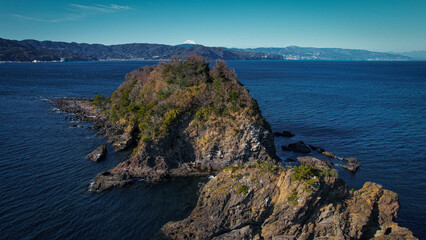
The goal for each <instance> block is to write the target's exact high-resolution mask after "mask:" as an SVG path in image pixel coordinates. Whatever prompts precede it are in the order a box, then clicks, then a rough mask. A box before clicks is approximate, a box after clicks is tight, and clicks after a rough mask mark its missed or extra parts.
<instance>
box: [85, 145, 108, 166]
mask: <svg viewBox="0 0 426 240" xmlns="http://www.w3.org/2000/svg"><path fill="white" fill-rule="evenodd" d="M106 152H107V148H106V144H103V145H101V146H99V147H98V148H96V149H95V150H93V152H91V153H90V154H88V155H87V156H86V158H88V159H91V160H92V161H94V162H99V161H102V160H104V158H105V156H106Z"/></svg>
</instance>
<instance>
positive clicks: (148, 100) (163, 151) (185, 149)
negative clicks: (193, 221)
mask: <svg viewBox="0 0 426 240" xmlns="http://www.w3.org/2000/svg"><path fill="white" fill-rule="evenodd" d="M57 103H58V104H57V105H58V108H59V109H61V110H64V111H67V112H72V113H75V116H76V117H77V118H79V119H81V120H84V121H91V122H94V123H95V124H96V126H99V127H98V128H99V130H100V133H101V134H105V135H106V136H107V137H109V139H110V141H111V142H112V143H113V145H114V147H115V149H116V150H121V149H123V148H126V147H128V146H131V145H132V143H133V144H134V146H135V148H134V150H133V153H132V156H130V157H129V158H128V159H127V160H126V161H124V162H122V163H120V164H119V165H118V166H116V167H115V168H113V169H111V170H109V171H105V172H103V173H101V174H99V175H98V176H96V177H95V179H94V183H93V184H92V187H91V189H92V190H93V191H102V190H105V189H108V188H111V187H115V186H122V185H126V184H129V183H131V182H132V180H134V179H144V180H145V181H148V182H159V181H162V180H164V179H166V178H170V177H182V176H201V175H207V174H210V173H211V172H214V171H217V170H219V169H221V168H223V167H226V166H228V165H230V164H243V163H247V162H254V161H255V160H257V159H260V160H264V161H268V162H270V163H276V162H278V157H277V156H276V154H275V146H274V137H273V134H272V131H271V128H270V126H269V124H268V123H267V122H266V121H265V119H264V118H263V117H262V114H261V112H260V110H259V108H258V105H257V102H256V101H255V100H254V99H253V98H252V97H251V96H250V94H249V91H248V90H247V89H246V88H245V87H244V86H243V85H242V84H241V83H240V82H239V81H238V80H237V77H236V75H235V73H234V72H233V71H232V70H231V69H228V68H226V65H225V64H224V63H223V62H218V63H217V64H216V66H215V67H214V68H213V69H212V70H210V68H209V64H208V63H206V62H205V61H204V59H203V58H201V57H199V56H191V57H189V58H188V59H187V60H186V61H185V62H182V61H179V60H176V59H175V60H172V61H171V62H169V63H160V64H158V65H157V66H150V67H144V68H140V69H138V70H136V71H134V72H132V73H130V74H128V75H127V77H126V81H125V82H124V83H123V84H122V85H121V86H120V87H119V88H118V89H117V90H116V91H115V92H114V93H113V94H112V96H111V97H103V96H102V95H99V96H96V97H95V98H94V99H92V100H90V101H83V100H69V101H68V102H67V100H63V99H60V100H57Z"/></svg>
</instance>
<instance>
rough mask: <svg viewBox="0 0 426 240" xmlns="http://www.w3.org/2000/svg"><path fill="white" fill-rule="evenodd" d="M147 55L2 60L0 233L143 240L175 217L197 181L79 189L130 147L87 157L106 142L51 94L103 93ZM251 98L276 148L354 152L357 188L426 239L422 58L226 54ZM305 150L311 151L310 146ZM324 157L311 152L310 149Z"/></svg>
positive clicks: (190, 202) (185, 209) (425, 66)
mask: <svg viewBox="0 0 426 240" xmlns="http://www.w3.org/2000/svg"><path fill="white" fill-rule="evenodd" d="M153 64H156V62H84V63H78V62H77V63H37V64H34V63H6V64H0V239H151V238H153V237H155V236H156V235H157V233H158V231H159V229H160V227H161V226H162V225H163V224H165V223H166V222H168V221H172V220H179V219H183V218H185V217H186V216H188V215H189V213H190V212H191V210H192V209H193V207H194V206H195V204H196V201H197V198H198V195H197V194H198V189H199V187H200V186H202V185H203V184H204V183H205V182H206V181H207V179H204V178H200V179H193V180H188V179H187V180H175V181H170V182H167V183H163V184H159V185H147V184H144V183H140V184H135V185H133V186H131V187H127V188H124V189H116V190H112V191H106V192H103V193H93V192H90V191H88V188H89V185H90V183H91V181H92V179H93V177H94V176H95V175H96V174H97V173H99V172H101V171H104V170H107V169H110V168H112V167H114V166H115V165H116V164H117V163H119V162H120V161H123V160H124V159H125V158H126V157H127V156H128V154H129V152H119V153H116V152H114V151H113V150H112V148H111V146H108V154H107V157H106V159H105V161H103V162H99V163H95V162H92V161H90V160H87V159H85V156H86V155H87V154H88V153H90V152H91V151H92V150H94V149H95V148H96V147H98V146H99V145H100V144H103V143H106V141H107V140H106V139H105V138H103V137H102V136H96V135H95V133H96V132H95V131H94V130H88V129H85V128H71V125H73V124H80V125H83V126H88V125H89V124H87V123H75V122H71V121H69V120H67V119H65V118H66V117H67V116H69V115H68V114H65V113H62V112H60V111H58V110H57V109H55V108H54V106H53V105H52V104H51V102H50V100H51V99H53V98H58V97H93V96H95V95H97V94H99V93H102V94H104V95H110V94H111V93H112V92H113V91H114V90H115V89H116V88H117V87H118V86H119V85H120V84H121V82H122V81H123V80H124V77H125V75H126V73H128V72H130V71H131V70H134V69H136V68H138V67H141V66H144V65H153ZM228 66H230V67H232V68H233V69H234V70H235V72H236V73H237V75H238V77H239V79H240V81H241V82H242V83H243V84H244V85H245V86H246V87H247V88H248V89H249V90H250V92H251V94H252V96H253V97H254V98H255V99H256V100H257V101H258V103H259V106H260V108H261V110H262V112H263V115H264V116H265V118H266V119H267V121H269V123H270V124H271V126H272V128H273V130H274V131H283V130H288V131H291V132H293V133H294V134H296V136H295V137H293V138H290V139H289V138H276V140H275V142H276V147H277V152H278V155H279V156H280V157H281V158H282V159H283V161H284V162H285V160H286V159H287V158H296V157H297V156H300V155H298V154H295V153H289V152H284V151H282V150H281V148H280V146H281V145H283V144H289V143H292V142H296V141H299V140H302V141H304V142H305V143H307V144H312V145H315V146H320V147H322V148H325V149H326V150H327V151H331V152H334V153H335V154H336V155H338V156H341V157H356V158H358V160H359V162H360V164H361V168H360V169H359V170H358V172H356V173H355V174H352V173H349V172H348V171H346V170H345V169H342V168H341V167H340V166H339V164H341V163H342V162H340V161H339V160H335V161H334V163H336V164H337V169H338V170H339V176H340V177H342V178H343V179H344V180H345V181H346V182H347V183H348V185H349V186H350V187H353V188H355V189H359V188H360V187H362V185H363V184H364V182H366V181H373V182H377V183H379V184H381V185H383V186H384V187H385V188H387V189H390V190H392V191H395V192H397V193H398V194H399V197H400V202H401V210H400V212H399V215H398V223H399V224H400V225H402V226H404V227H408V228H410V230H412V231H413V232H414V235H415V236H417V237H419V238H420V239H426V174H425V171H426V62H336V61H333V62H327V61H318V62H311V61H229V62H228ZM314 155H315V154H314ZM315 156H318V157H322V156H319V155H315Z"/></svg>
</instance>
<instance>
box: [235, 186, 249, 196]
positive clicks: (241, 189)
mask: <svg viewBox="0 0 426 240" xmlns="http://www.w3.org/2000/svg"><path fill="white" fill-rule="evenodd" d="M248 190H249V188H248V186H247V185H241V186H239V187H238V189H237V193H238V194H243V195H246V194H247V193H248Z"/></svg>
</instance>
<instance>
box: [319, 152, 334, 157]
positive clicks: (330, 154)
mask: <svg viewBox="0 0 426 240" xmlns="http://www.w3.org/2000/svg"><path fill="white" fill-rule="evenodd" d="M321 154H322V155H324V156H327V157H330V158H334V157H335V155H334V153H332V152H327V151H322V152H321Z"/></svg>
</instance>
